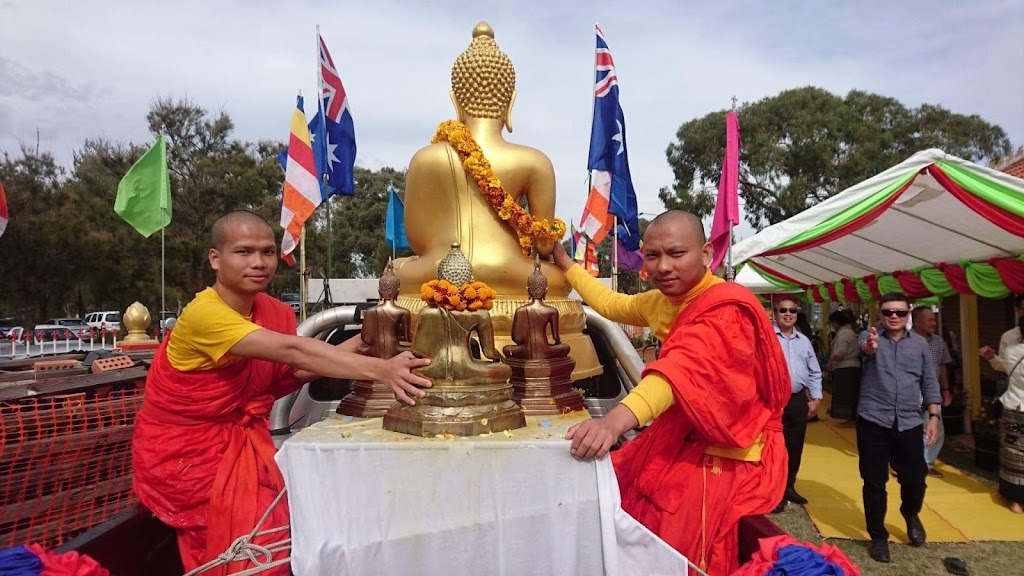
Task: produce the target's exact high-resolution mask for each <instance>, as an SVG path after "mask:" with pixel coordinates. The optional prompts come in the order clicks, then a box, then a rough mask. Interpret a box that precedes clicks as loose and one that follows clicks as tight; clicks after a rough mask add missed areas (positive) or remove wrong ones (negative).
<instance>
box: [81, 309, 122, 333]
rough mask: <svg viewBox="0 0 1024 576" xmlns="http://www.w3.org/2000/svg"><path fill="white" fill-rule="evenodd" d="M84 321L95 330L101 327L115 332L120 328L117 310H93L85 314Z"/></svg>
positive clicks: (119, 317)
mask: <svg viewBox="0 0 1024 576" xmlns="http://www.w3.org/2000/svg"><path fill="white" fill-rule="evenodd" d="M85 323H86V324H88V325H89V328H93V329H95V330H96V331H97V332H99V331H100V330H101V329H103V328H106V329H107V332H117V331H119V330H120V329H121V313H120V312H118V311H117V310H107V311H104V312H93V313H91V314H86V315H85Z"/></svg>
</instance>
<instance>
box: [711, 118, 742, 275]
mask: <svg viewBox="0 0 1024 576" xmlns="http://www.w3.org/2000/svg"><path fill="white" fill-rule="evenodd" d="M739 173H740V121H739V119H738V118H737V117H736V112H735V111H733V112H729V113H728V114H726V115H725V158H724V159H723V160H722V178H721V179H720V180H719V181H718V202H717V203H715V219H714V221H713V222H712V224H711V245H712V246H714V248H715V256H714V259H713V260H712V262H711V270H717V269H718V267H719V266H721V265H722V262H724V261H725V255H726V253H727V252H728V250H729V224H732V225H733V226H735V225H737V224H739V223H740V198H739Z"/></svg>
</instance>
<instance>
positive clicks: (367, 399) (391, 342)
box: [337, 259, 412, 418]
mask: <svg viewBox="0 0 1024 576" xmlns="http://www.w3.org/2000/svg"><path fill="white" fill-rule="evenodd" d="M400 287H401V282H400V281H399V280H398V276H395V273H394V264H393V263H392V262H391V260H390V259H389V260H388V264H387V266H386V267H385V268H384V273H383V274H381V277H380V281H378V283H377V292H378V293H379V294H380V303H379V304H377V305H376V306H374V307H373V308H370V309H368V310H366V311H365V312H363V326H362V330H361V331H360V333H359V337H360V339H361V340H362V341H363V343H362V344H361V345H360V346H359V348H357V349H356V352H357V353H359V354H362V355H363V356H373V357H375V358H384V359H385V360H386V359H388V358H391V357H393V356H397V355H398V354H400V353H402V352H404V351H406V350H408V349H409V347H408V346H405V345H404V344H403V342H410V341H412V331H411V327H412V315H411V314H410V312H409V311H408V310H407V309H405V308H402V307H401V306H399V305H398V304H396V303H395V299H396V298H398V290H399V288H400ZM394 402H395V393H394V392H393V391H392V390H391V387H390V386H388V385H387V384H383V383H381V382H369V381H363V380H360V381H356V382H355V383H354V384H353V386H352V392H350V393H349V394H348V395H347V396H345V398H344V399H343V400H342V401H341V404H340V405H339V406H338V410H337V412H338V414H344V415H346V416H356V417H359V418H375V417H379V416H383V415H384V413H385V412H387V411H388V408H389V407H390V406H391V404H393V403H394Z"/></svg>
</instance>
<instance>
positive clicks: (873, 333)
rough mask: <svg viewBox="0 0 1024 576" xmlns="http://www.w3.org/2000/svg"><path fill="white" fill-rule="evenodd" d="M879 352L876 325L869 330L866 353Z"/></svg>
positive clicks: (865, 344) (865, 343)
mask: <svg viewBox="0 0 1024 576" xmlns="http://www.w3.org/2000/svg"><path fill="white" fill-rule="evenodd" d="M875 352H878V328H875V327H874V326H872V327H871V330H869V331H868V339H867V340H865V341H864V353H865V354H874V353H875Z"/></svg>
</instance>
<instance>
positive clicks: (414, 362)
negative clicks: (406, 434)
mask: <svg viewBox="0 0 1024 576" xmlns="http://www.w3.org/2000/svg"><path fill="white" fill-rule="evenodd" d="M386 362H387V368H388V369H387V374H386V376H385V378H382V379H381V380H383V381H384V382H386V383H387V384H388V386H390V387H391V390H392V391H393V392H394V393H395V396H396V397H397V398H398V399H399V400H401V401H402V402H405V403H406V404H409V405H410V406H415V405H416V400H414V398H422V397H424V396H426V395H427V393H426V392H424V391H423V390H421V389H420V388H430V380H428V379H426V378H423V377H422V376H417V375H415V374H413V373H412V370H413V369H415V368H421V367H423V366H426V365H428V364H430V359H429V358H417V357H416V356H415V355H414V354H413V353H412V352H402V353H401V354H399V355H397V356H394V357H393V358H391V359H390V360H387V361H386Z"/></svg>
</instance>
